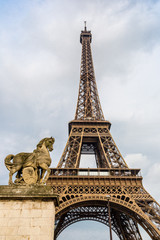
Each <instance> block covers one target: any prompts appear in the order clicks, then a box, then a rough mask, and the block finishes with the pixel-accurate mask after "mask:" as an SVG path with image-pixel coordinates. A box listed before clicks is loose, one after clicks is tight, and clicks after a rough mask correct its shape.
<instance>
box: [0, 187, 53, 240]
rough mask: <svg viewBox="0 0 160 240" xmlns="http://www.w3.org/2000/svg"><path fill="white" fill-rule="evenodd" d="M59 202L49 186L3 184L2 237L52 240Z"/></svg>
mask: <svg viewBox="0 0 160 240" xmlns="http://www.w3.org/2000/svg"><path fill="white" fill-rule="evenodd" d="M57 205H58V197H57V195H55V194H53V192H52V188H51V187H50V186H0V240H53V239H54V223H55V206H57Z"/></svg>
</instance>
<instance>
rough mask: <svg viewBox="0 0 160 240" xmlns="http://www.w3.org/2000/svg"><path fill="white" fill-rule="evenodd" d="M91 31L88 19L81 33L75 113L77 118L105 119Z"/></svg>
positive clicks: (87, 119) (89, 119)
mask: <svg viewBox="0 0 160 240" xmlns="http://www.w3.org/2000/svg"><path fill="white" fill-rule="evenodd" d="M91 40H92V34H91V31H88V30H87V27H86V21H85V22H84V31H81V34H80V43H81V44H82V57H81V73H80V85H79V95H78V102H77V108H76V114H75V120H83V121H104V115H103V112H102V108H101V104H100V100H99V96H98V90H97V85H96V80H95V74H94V67H93V60H92V53H91V46H90V45H91Z"/></svg>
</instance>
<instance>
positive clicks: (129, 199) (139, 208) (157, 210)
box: [47, 26, 160, 240]
mask: <svg viewBox="0 0 160 240" xmlns="http://www.w3.org/2000/svg"><path fill="white" fill-rule="evenodd" d="M91 40H92V35H91V32H90V31H87V29H86V26H85V29H84V31H82V32H81V35H80V42H81V44H82V60H81V74H80V85H79V94H78V102H77V108H76V114H75V119H74V120H73V121H71V122H70V123H69V138H68V141H67V144H66V147H65V149H64V152H63V154H62V157H61V159H60V161H59V163H58V166H57V168H52V169H51V174H50V177H49V179H48V182H47V184H48V185H52V187H53V191H54V192H55V193H57V194H59V198H60V205H59V207H57V208H56V227H55V239H56V238H57V237H58V235H59V234H60V233H61V232H62V231H63V230H64V229H65V228H66V227H68V226H69V225H71V224H73V223H75V222H78V221H83V220H93V221H99V222H101V223H103V224H105V225H107V226H109V227H110V229H111V228H112V230H113V231H114V232H115V233H116V234H117V236H118V237H119V239H120V240H141V239H142V237H141V235H140V232H139V228H138V224H139V225H141V226H142V227H143V228H144V229H145V231H146V232H147V233H148V234H149V236H150V237H151V239H154V240H158V239H160V205H159V204H158V203H157V202H156V201H155V200H154V199H153V198H152V197H151V196H150V194H149V193H148V192H147V191H146V190H145V189H144V187H143V185H142V177H141V175H140V169H130V168H129V167H128V166H127V164H126V162H125V160H124V159H123V157H122V155H121V153H120V151H119V149H118V148H117V146H116V144H115V142H114V140H113V138H112V136H111V133H110V127H111V123H110V122H109V121H106V120H105V119H104V115H103V112H102V108H101V104H100V100H99V96H98V91H97V86H96V81H95V75H94V68H93V61H92V54H91ZM82 154H85V155H87V154H89V155H90V154H94V155H95V161H96V165H97V168H93V169H92V168H87V169H85V168H79V166H80V160H81V156H82ZM109 206H110V211H109ZM109 213H110V214H109Z"/></svg>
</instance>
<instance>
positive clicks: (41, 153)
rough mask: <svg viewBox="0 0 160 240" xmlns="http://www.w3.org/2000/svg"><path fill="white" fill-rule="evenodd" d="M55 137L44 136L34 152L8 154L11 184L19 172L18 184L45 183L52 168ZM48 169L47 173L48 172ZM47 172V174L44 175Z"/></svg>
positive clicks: (6, 159)
mask: <svg viewBox="0 0 160 240" xmlns="http://www.w3.org/2000/svg"><path fill="white" fill-rule="evenodd" d="M54 141H55V139H54V138H52V137H50V138H43V139H42V140H41V141H40V142H39V143H38V144H37V148H36V149H35V150H34V151H33V152H32V153H18V154H16V155H13V154H10V155H8V156H7V157H6V158H5V160H4V162H5V165H6V168H7V169H8V170H9V171H10V173H9V184H13V181H12V176H13V174H14V173H16V172H17V175H16V179H15V181H14V183H16V184H36V183H37V184H45V183H46V181H47V179H48V177H49V174H50V172H51V170H50V169H49V166H50V165H51V157H50V154H49V152H51V151H52V150H53V143H54ZM46 171H47V173H46ZM45 173H46V176H45V177H44V175H45Z"/></svg>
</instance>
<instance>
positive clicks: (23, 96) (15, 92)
mask: <svg viewBox="0 0 160 240" xmlns="http://www.w3.org/2000/svg"><path fill="white" fill-rule="evenodd" d="M84 20H86V21H87V28H88V29H89V30H91V31H92V37H93V41H92V54H93V61H94V67H95V75H96V81H97V85H98V91H99V96H100V101H101V105H102V109H103V112H104V115H105V118H106V119H107V120H109V121H110V122H111V123H112V127H111V134H112V136H113V138H114V140H115V142H116V144H117V145H118V147H119V149H120V152H121V153H122V155H123V156H124V158H125V160H126V161H127V164H128V165H129V167H135V168H141V169H142V171H141V172H142V175H143V184H144V187H145V188H146V189H147V191H149V193H150V194H151V195H152V196H153V197H154V198H155V199H156V200H157V201H158V202H160V158H159V156H160V146H159V145H160V94H159V92H160V80H159V76H160V67H159V62H160V1H159V0H157V1H156V0H152V1H151V0H141V1H138V0H137V1H136V0H112V1H110V0H81V1H78V0H74V1H73V0H66V1H65V0H57V1H56V0H23V1H21V0H5V1H3V0H0V83H1V84H0V119H1V121H0V131H1V134H0V143H1V149H0V159H1V161H0V184H8V174H9V172H8V170H7V169H6V168H5V166H4V158H5V157H6V156H7V155H8V154H11V153H12V154H16V153H19V152H32V151H33V149H35V147H36V144H37V143H38V142H39V141H40V140H41V139H42V138H44V137H48V136H53V137H55V139H56V141H55V144H54V151H53V153H52V154H51V157H52V160H53V161H52V167H56V165H57V163H58V161H59V159H60V156H61V154H62V151H63V149H64V147H65V144H66V141H67V137H68V122H69V121H70V120H72V119H74V114H75V110H76V102H77V96H78V86H79V76H80V58H81V44H80V43H79V35H80V31H81V30H82V29H83V22H84ZM96 224H98V223H96ZM96 224H89V225H86V222H85V225H84V224H83V223H79V224H78V223H77V224H74V226H71V227H69V228H68V229H66V230H65V231H64V232H63V233H62V234H61V235H60V237H59V240H62V239H66V240H68V239H72V238H71V234H73V231H75V232H76V231H77V233H78V231H80V232H82V229H84V231H83V234H84V237H83V239H86V240H89V239H92V240H94V239H97V236H98V239H99V240H103V239H107V238H106V233H105V231H106V232H107V230H106V226H104V227H103V225H101V224H98V225H96ZM85 226H88V227H87V228H85ZM81 228H82V229H81ZM93 232H94V234H93ZM100 232H101V233H100ZM67 234H68V235H67ZM143 234H144V233H143ZM72 236H73V235H72ZM67 237H68V238H67ZM143 238H144V239H145V240H148V239H150V238H149V237H147V236H146V235H145V234H144V235H143ZM76 239H77V240H79V239H82V238H81V236H80V238H78V236H77V238H76ZM115 239H116V238H115Z"/></svg>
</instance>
